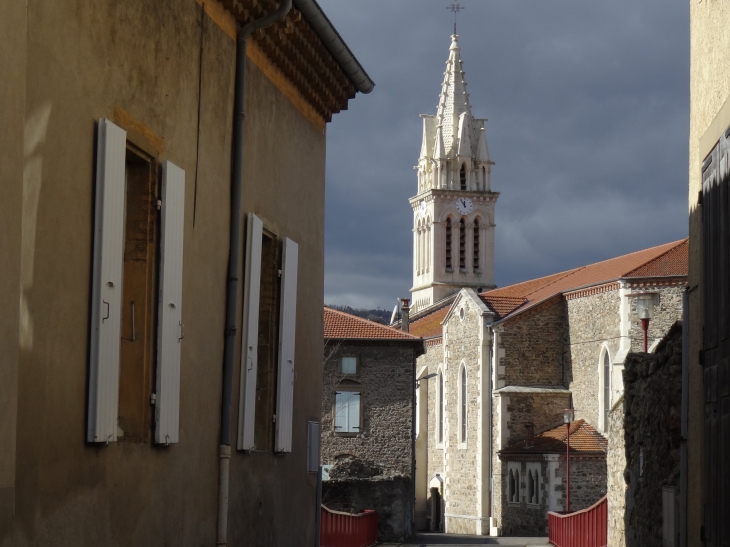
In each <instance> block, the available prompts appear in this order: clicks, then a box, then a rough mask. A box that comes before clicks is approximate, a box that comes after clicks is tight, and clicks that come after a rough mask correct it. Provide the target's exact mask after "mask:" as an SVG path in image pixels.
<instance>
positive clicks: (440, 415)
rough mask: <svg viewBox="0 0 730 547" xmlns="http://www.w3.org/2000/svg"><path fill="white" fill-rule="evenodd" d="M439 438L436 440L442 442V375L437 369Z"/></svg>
mask: <svg viewBox="0 0 730 547" xmlns="http://www.w3.org/2000/svg"><path fill="white" fill-rule="evenodd" d="M438 412H439V438H438V442H439V443H443V442H444V375H443V373H442V372H440V371H439V405H438Z"/></svg>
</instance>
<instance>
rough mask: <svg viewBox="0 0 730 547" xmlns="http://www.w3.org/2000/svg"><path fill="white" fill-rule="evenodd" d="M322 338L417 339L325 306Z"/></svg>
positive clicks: (400, 331)
mask: <svg viewBox="0 0 730 547" xmlns="http://www.w3.org/2000/svg"><path fill="white" fill-rule="evenodd" d="M324 337H325V338H346V339H365V340H375V339H386V340H418V339H419V337H418V336H413V335H411V334H408V333H407V332H403V331H402V330H399V329H394V328H393V327H388V326H385V325H381V324H380V323H375V322H373V321H369V320H368V319H363V318H362V317H357V316H356V315H351V314H349V313H345V312H343V311H338V310H333V309H332V308H328V307H327V306H325V307H324Z"/></svg>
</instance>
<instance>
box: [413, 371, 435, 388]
mask: <svg viewBox="0 0 730 547" xmlns="http://www.w3.org/2000/svg"><path fill="white" fill-rule="evenodd" d="M436 376H438V374H436V373H435V372H433V373H431V374H428V375H426V376H421V377H420V378H419V379H418V380H416V387H419V386H420V385H421V384H420V382H421V380H430V379H431V378H435V377H436Z"/></svg>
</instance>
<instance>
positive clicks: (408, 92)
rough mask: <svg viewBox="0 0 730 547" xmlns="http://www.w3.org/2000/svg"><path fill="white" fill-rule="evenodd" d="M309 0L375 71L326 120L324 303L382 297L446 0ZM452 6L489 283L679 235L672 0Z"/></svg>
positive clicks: (681, 35)
mask: <svg viewBox="0 0 730 547" xmlns="http://www.w3.org/2000/svg"><path fill="white" fill-rule="evenodd" d="M318 1H319V3H320V5H321V6H322V8H323V9H324V11H325V13H326V14H327V15H328V17H329V18H330V20H331V21H332V22H333V24H334V25H335V27H336V28H337V30H338V31H339V32H340V34H341V35H342V37H343V38H344V39H345V41H346V42H347V43H348V45H349V46H350V49H351V50H352V51H353V53H354V54H355V56H356V57H357V58H358V60H359V61H360V63H361V64H362V65H363V66H364V67H365V69H366V70H367V71H368V73H369V74H370V76H371V78H372V79H373V80H374V81H375V84H376V87H375V89H374V91H373V92H372V93H370V94H369V95H362V94H358V95H357V96H356V98H355V99H354V100H352V101H350V108H349V110H347V111H343V112H340V113H339V114H336V115H335V116H334V117H333V121H332V123H330V124H329V125H328V128H327V194H326V199H327V204H326V233H325V255H326V257H325V302H326V303H328V304H342V305H350V306H353V307H383V308H386V309H391V308H392V307H393V305H394V304H395V299H396V298H397V297H403V296H409V293H408V290H409V289H410V287H411V284H412V273H411V271H412V264H411V262H412V241H413V240H412V232H411V227H412V222H413V219H412V212H411V208H410V205H409V204H408V199H409V198H410V197H412V196H413V195H414V194H415V193H416V172H415V171H414V170H413V166H414V165H416V164H417V162H418V153H419V150H420V147H421V131H422V127H421V123H422V122H421V119H420V118H419V114H436V106H437V103H438V97H439V92H440V89H441V82H442V80H443V72H444V70H445V66H446V65H445V63H446V59H447V58H448V48H449V44H450V35H451V33H452V31H453V16H452V14H451V13H450V12H449V11H447V9H446V6H447V5H448V4H450V2H449V1H447V0H318ZM461 4H462V5H463V6H464V7H465V8H466V9H465V10H464V11H463V12H461V14H460V15H459V21H458V34H459V44H460V46H461V57H462V59H463V61H464V70H465V72H466V75H465V77H466V81H467V83H468V85H469V93H470V102H471V105H472V113H473V115H474V116H475V117H480V118H482V117H483V118H488V120H489V121H488V123H487V125H486V128H487V139H488V142H489V150H490V154H491V156H492V160H493V161H495V162H496V165H495V166H494V167H493V170H492V189H493V190H494V191H497V192H500V193H501V195H500V197H499V200H498V201H497V205H496V224H497V227H496V228H495V230H496V251H495V269H496V283H497V285H498V286H505V285H510V284H512V283H517V282H519V281H524V280H526V279H531V278H535V277H539V276H543V275H548V274H551V273H554V272H558V271H562V270H566V269H569V268H573V267H576V266H580V265H583V264H589V263H592V262H596V261H599V260H603V259H607V258H611V257H613V256H618V255H621V254H624V253H628V252H632V251H636V250H639V249H642V248H646V247H651V246H653V245H659V244H662V243H666V242H668V241H673V240H677V239H680V238H682V237H685V236H686V235H687V147H688V144H687V143H688V127H689V80H688V74H689V7H688V4H687V2H686V1H684V0H642V1H638V2H637V1H636V0H608V1H603V2H598V1H595V0H461Z"/></svg>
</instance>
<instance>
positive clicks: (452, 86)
mask: <svg viewBox="0 0 730 547" xmlns="http://www.w3.org/2000/svg"><path fill="white" fill-rule="evenodd" d="M462 64H463V62H462V60H461V48H460V47H459V37H458V36H457V35H456V34H454V35H452V36H451V47H450V48H449V60H448V61H446V72H444V82H443V84H441V95H440V97H439V106H438V111H437V114H436V118H437V119H438V123H439V125H441V126H442V127H443V138H444V145H445V146H446V151H447V153H448V154H449V155H451V151H452V147H453V145H454V142H455V141H456V140H457V137H458V130H459V117H460V116H461V115H462V114H463V113H464V112H466V113H467V114H468V117H469V118H471V105H469V94H468V93H467V92H466V80H464V69H463V67H462Z"/></svg>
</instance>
